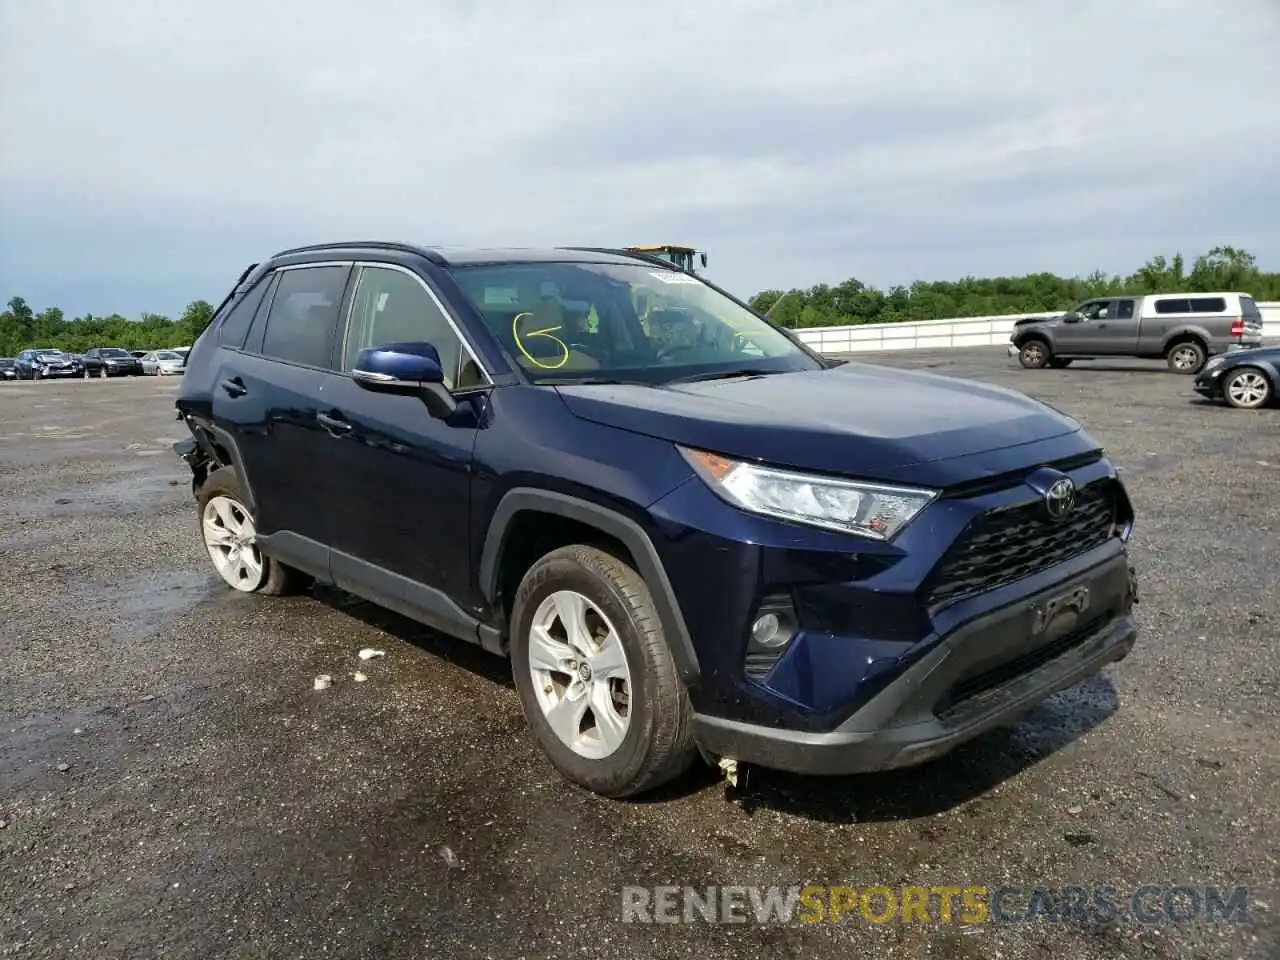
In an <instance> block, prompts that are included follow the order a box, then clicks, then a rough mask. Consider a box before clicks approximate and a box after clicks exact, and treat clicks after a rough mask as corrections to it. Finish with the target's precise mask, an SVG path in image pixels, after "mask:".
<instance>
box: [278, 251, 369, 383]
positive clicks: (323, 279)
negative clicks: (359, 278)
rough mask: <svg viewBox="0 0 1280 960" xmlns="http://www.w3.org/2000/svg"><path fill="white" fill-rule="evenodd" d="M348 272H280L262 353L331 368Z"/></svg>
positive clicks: (297, 269) (339, 269)
mask: <svg viewBox="0 0 1280 960" xmlns="http://www.w3.org/2000/svg"><path fill="white" fill-rule="evenodd" d="M348 273H350V267H347V266H326V267H295V268H290V269H288V270H283V271H281V273H280V281H279V283H278V284H277V285H276V291H275V295H274V296H273V297H272V299H271V312H270V313H268V314H267V325H266V329H265V330H264V331H263V335H262V348H261V352H262V355H263V356H265V357H271V358H272V359H275V360H284V361H286V362H288V363H300V364H304V365H306V366H309V367H323V368H329V367H331V366H332V365H333V363H332V354H333V341H334V334H335V333H336V331H337V328H338V308H339V307H340V306H341V304H342V294H343V291H344V290H345V288H346V285H347V274H348Z"/></svg>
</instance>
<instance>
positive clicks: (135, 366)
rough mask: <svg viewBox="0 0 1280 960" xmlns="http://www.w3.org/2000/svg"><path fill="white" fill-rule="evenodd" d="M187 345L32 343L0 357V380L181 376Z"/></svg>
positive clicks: (184, 365)
mask: <svg viewBox="0 0 1280 960" xmlns="http://www.w3.org/2000/svg"><path fill="white" fill-rule="evenodd" d="M189 349H190V348H189V347H174V348H171V349H169V348H166V349H162V350H135V351H132V352H131V351H129V350H125V349H124V348H123V347H94V348H92V349H91V350H86V351H85V352H84V353H83V354H79V353H67V352H65V351H63V350H58V349H55V348H53V347H33V348H31V349H28V350H23V351H22V352H21V353H19V354H18V355H17V356H16V357H0V380H47V379H56V378H63V379H65V378H69V377H79V378H81V379H86V380H87V379H89V378H90V377H99V378H106V377H140V376H149V377H154V376H173V375H177V376H181V375H182V373H183V371H184V370H185V369H186V365H187V350H189Z"/></svg>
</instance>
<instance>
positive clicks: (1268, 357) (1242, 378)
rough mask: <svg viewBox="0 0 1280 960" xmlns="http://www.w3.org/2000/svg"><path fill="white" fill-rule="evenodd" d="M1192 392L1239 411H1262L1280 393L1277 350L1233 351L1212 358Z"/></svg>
mask: <svg viewBox="0 0 1280 960" xmlns="http://www.w3.org/2000/svg"><path fill="white" fill-rule="evenodd" d="M1192 389H1193V390H1195V392H1196V393H1198V394H1200V396H1202V397H1208V398H1209V399H1210V400H1225V401H1226V402H1227V403H1229V404H1231V406H1233V407H1238V408H1239V409H1241V410H1257V409H1258V408H1260V407H1265V406H1267V405H1268V404H1269V403H1272V402H1273V401H1274V400H1275V398H1276V393H1277V391H1280V347H1254V348H1253V349H1251V350H1233V351H1231V352H1230V353H1224V354H1220V355H1219V356H1216V357H1212V358H1210V360H1209V362H1208V363H1206V364H1205V365H1204V369H1202V370H1201V371H1200V373H1199V374H1198V375H1197V376H1196V380H1195V383H1194V384H1193V385H1192Z"/></svg>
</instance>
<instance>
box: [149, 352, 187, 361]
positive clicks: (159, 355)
mask: <svg viewBox="0 0 1280 960" xmlns="http://www.w3.org/2000/svg"><path fill="white" fill-rule="evenodd" d="M155 357H156V359H157V360H181V359H182V358H181V357H180V356H178V355H177V354H176V353H174V352H172V351H171V350H159V351H157V352H156V355H155Z"/></svg>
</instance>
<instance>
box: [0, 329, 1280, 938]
mask: <svg viewBox="0 0 1280 960" xmlns="http://www.w3.org/2000/svg"><path fill="white" fill-rule="evenodd" d="M867 359H874V360H875V361H876V362H884V363H893V364H902V365H911V366H925V367H930V368H934V369H936V370H937V371H938V372H943V373H948V374H954V375H958V376H963V377H974V378H978V379H982V380H987V381H992V382H996V383H1001V384H1006V385H1010V386H1013V387H1016V388H1018V389H1021V390H1025V391H1027V392H1029V393H1032V394H1034V395H1036V396H1038V397H1041V398H1043V399H1045V400H1047V401H1049V402H1050V403H1052V404H1054V405H1055V406H1057V407H1059V408H1062V409H1064V410H1066V411H1068V412H1069V413H1071V414H1072V415H1074V416H1076V417H1077V418H1078V419H1079V420H1081V421H1082V422H1083V423H1084V424H1085V426H1086V427H1087V428H1088V429H1089V430H1090V431H1091V432H1093V433H1094V435H1095V436H1097V437H1099V438H1100V439H1101V440H1102V441H1103V442H1104V443H1105V444H1106V446H1107V447H1108V449H1109V451H1110V453H1111V455H1112V457H1113V458H1114V459H1115V461H1116V462H1117V463H1118V464H1120V465H1121V466H1123V467H1124V468H1125V469H1126V471H1127V478H1128V481H1129V484H1130V487H1131V494H1132V496H1133V498H1134V500H1135V502H1136V505H1137V509H1138V514H1139V521H1138V528H1137V532H1136V534H1135V539H1134V543H1133V555H1134V560H1135V562H1136V564H1137V566H1138V568H1139V570H1140V573H1141V576H1142V587H1143V597H1142V601H1143V602H1142V604H1141V606H1140V607H1139V620H1140V624H1141V629H1142V634H1141V637H1140V641H1139V646H1138V647H1137V649H1136V650H1135V652H1134V653H1133V655H1131V656H1130V657H1129V658H1128V659H1127V660H1125V661H1124V662H1123V663H1121V664H1119V665H1116V666H1114V667H1112V668H1109V669H1108V671H1107V672H1106V673H1105V675H1104V676H1103V677H1101V678H1097V679H1095V680H1092V681H1089V682H1087V683H1085V684H1082V685H1081V686H1079V687H1077V688H1074V689H1072V690H1069V691H1066V692H1064V693H1062V694H1060V695H1058V696H1056V697H1054V698H1052V699H1051V700H1049V701H1048V702H1046V703H1045V704H1043V705H1042V706H1040V707H1039V708H1037V709H1036V710H1035V711H1034V712H1033V713H1032V714H1031V715H1029V716H1028V717H1027V718H1026V719H1025V720H1024V721H1023V722H1021V723H1020V724H1018V725H1017V726H1015V727H1012V728H1009V729H1006V730H1001V731H996V732H994V733H991V734H989V735H987V736H985V737H982V738H980V739H979V740H977V741H975V742H973V743H971V744H969V745H967V746H965V747H963V748H961V749H960V750H958V751H957V752H956V753H954V754H953V755H951V756H949V757H946V758H943V759H942V760H939V761H936V762H934V763H933V764H930V765H927V766H925V767H920V768H916V769H913V770H906V771H901V772H897V773H894V774H891V775H877V776H867V777H858V778H840V779H805V778H799V777H788V776H783V775H779V774H773V773H769V772H762V771H751V773H750V775H749V777H748V778H747V781H746V783H745V784H744V785H742V786H741V787H740V789H738V790H736V791H732V792H728V791H726V789H724V788H723V787H722V785H721V784H720V783H718V782H717V780H716V778H715V777H714V776H712V775H711V774H710V773H709V772H704V771H699V772H698V773H695V774H693V775H691V776H689V777H688V778H686V779H685V780H684V781H682V782H680V783H679V784H677V785H675V786H674V787H673V788H672V789H670V790H667V791H665V792H663V793H662V794H661V795H660V796H657V797H652V798H648V799H647V800H646V801H644V802H634V803H613V802H608V801H605V800H601V799H597V798H595V797H592V796H590V795H587V794H585V793H582V792H580V791H578V790H575V789H573V788H571V787H569V786H567V785H566V784H565V783H564V782H562V781H561V780H560V779H559V778H558V777H557V775H556V774H555V773H554V772H553V770H552V769H551V768H550V766H549V765H548V764H547V763H545V762H544V761H543V760H542V758H541V756H540V754H539V753H538V751H537V749H536V747H535V745H534V743H533V742H532V740H531V738H530V736H529V734H528V733H527V732H526V730H525V727H524V723H523V720H522V718H521V715H520V708H519V704H518V702H517V698H516V695H515V693H514V691H513V689H512V687H511V682H510V674H509V671H508V670H507V669H506V665H505V663H504V662H502V661H500V660H497V659H494V658H490V657H488V656H487V655H485V654H483V653H481V652H479V651H478V650H476V649H473V648H468V647H463V646H462V645H459V644H456V643H452V642H450V641H447V640H444V639H441V638H439V637H437V636H435V635H433V634H431V633H430V632H429V631H427V630H425V629H422V628H419V627H416V626H414V625H413V624H410V623H408V622H407V621H405V620H403V619H401V618H399V617H396V616H394V615H392V614H389V613H385V612H382V611H379V610H378V609H376V608H374V607H372V606H370V605H368V604H365V603H361V602H358V601H355V600H354V599H352V598H350V597H346V596H344V595H341V594H338V593H335V592H330V591H317V592H316V594H315V595H314V596H307V597H300V598H291V599H288V600H271V599H265V598H258V597H244V596H239V595H233V594H232V593H231V592H230V591H227V590H225V589H223V588H221V587H220V585H219V583H218V582H217V581H216V579H215V575H214V573H213V570H212V567H211V565H210V564H209V562H208V559H207V557H206V556H205V555H204V554H203V552H202V548H201V546H200V543H199V541H198V539H197V528H196V522H195V514H194V510H193V504H192V500H191V496H190V492H189V487H188V479H189V478H188V475H187V473H186V468H185V466H184V465H183V464H182V463H181V462H180V461H178V460H177V458H176V457H174V456H173V454H172V453H171V451H170V446H169V445H170V443H171V442H172V440H174V439H177V438H179V437H180V436H181V435H182V431H181V427H180V424H178V423H176V422H175V421H174V420H173V415H174V414H173V406H172V397H173V393H174V391H175V389H176V386H177V384H176V382H175V381H171V380H158V379H140V380H132V381H106V382H103V381H88V382H73V383H57V382H44V383H20V384H5V385H0V553H2V555H3V556H2V559H3V563H4V569H5V571H6V573H5V575H4V577H3V578H2V579H0V614H2V615H3V617H4V624H5V628H6V629H5V630H4V631H3V633H0V663H2V664H3V665H4V668H5V669H4V670H3V671H2V672H0V827H3V829H0V956H5V957H9V956H13V957H23V958H26V957H59V958H61V957H68V956H89V957H93V958H94V960H99V958H105V957H122V958H123V957H128V958H142V957H158V956H162V955H163V956H166V957H219V958H222V957H226V958H232V957H246V958H248V957H254V958H256V957H320V956H333V957H379V958H395V957H405V958H422V957H431V956H441V957H471V956H475V957H550V956H584V957H593V958H595V957H628V958H636V957H693V956H700V957H701V956H705V957H747V958H758V957H762V956H775V955H780V956H781V955H800V954H801V953H803V955H804V956H806V957H817V958H822V957H840V958H850V957H855V956H872V955H874V956H878V957H902V958H907V957H939V958H1009V960H1017V958H1048V957H1052V958H1055V960H1058V958H1061V960H1072V958H1086V960H1087V958H1098V960H1115V958H1127V957H1142V958H1199V957H1204V958H1210V957H1213V958H1217V957H1265V956H1276V955H1277V953H1278V952H1280V922H1278V918H1277V910H1278V909H1280V894H1278V888H1280V869H1278V867H1277V857H1278V856H1280V853H1278V847H1280V799H1278V797H1277V784H1280V741H1278V740H1277V732H1280V719H1278V714H1277V709H1276V705H1277V692H1278V689H1280V687H1278V684H1280V667H1278V666H1277V663H1278V659H1280V658H1277V656H1276V647H1277V638H1278V636H1280V630H1278V629H1277V620H1276V616H1277V614H1276V599H1277V597H1280V533H1278V531H1277V527H1278V526H1280V515H1278V514H1277V512H1276V509H1275V504H1276V499H1275V497H1276V490H1277V484H1278V483H1280V411H1275V410H1270V411H1262V412H1258V413H1243V412H1239V411H1232V410H1227V409H1225V408H1218V407H1213V406H1208V405H1205V404H1202V403H1199V402H1198V401H1197V400H1196V399H1195V398H1194V395H1193V394H1192V393H1191V392H1190V391H1189V384H1188V381H1187V379H1186V378H1183V377H1178V376H1175V375H1172V374H1169V373H1167V372H1165V371H1164V370H1163V367H1161V366H1160V365H1157V364H1145V363H1138V362H1134V363H1128V364H1122V363H1092V364H1089V363H1079V364H1076V365H1075V366H1073V367H1071V368H1070V369H1068V370H1062V371H1056V370H1044V371H1038V372H1029V371H1023V370H1021V369H1019V368H1018V367H1017V366H1016V364H1015V363H1014V362H1013V361H1011V360H1009V359H1008V358H1007V357H1006V356H1004V355H1003V351H999V350H995V349H978V350H965V351H947V352H938V353H912V354H897V355H888V356H886V355H876V356H874V357H868V358H867ZM368 646H372V647H377V648H379V649H381V650H384V651H386V656H385V657H384V658H381V659H375V660H370V661H368V662H367V663H363V664H362V663H361V662H360V661H358V660H357V658H356V652H357V651H358V650H360V649H361V648H362V647H368ZM356 670H361V671H363V672H364V673H365V674H367V676H368V680H367V682H364V683H356V682H354V681H353V678H352V674H353V672H355V671H356ZM322 673H327V674H331V675H332V676H333V678H334V684H333V686H332V687H331V688H329V689H327V690H323V691H315V690H313V689H312V681H313V678H314V677H315V676H316V675H318V674H322ZM808 883H829V884H848V885H852V886H855V887H858V888H863V887H867V886H872V885H887V886H889V887H893V888H897V887H899V886H900V885H904V884H910V885H915V884H919V885H924V886H932V885H954V886H961V887H965V886H973V885H987V886H988V887H989V888H992V887H995V886H999V885H1015V886H1018V887H1020V888H1022V889H1023V891H1024V893H1025V891H1028V890H1030V889H1032V888H1034V887H1038V886H1039V887H1045V888H1048V889H1050V890H1051V891H1052V890H1058V889H1060V888H1061V887H1063V886H1065V885H1074V884H1079V885H1083V886H1086V887H1090V888H1092V887H1094V886H1097V885H1104V886H1112V887H1115V888H1116V889H1117V891H1118V897H1117V899H1119V900H1121V901H1123V900H1124V898H1125V896H1126V894H1127V893H1129V892H1131V891H1133V890H1134V889H1135V888H1137V887H1139V886H1140V885H1142V884H1147V883H1151V884H1158V885H1161V891H1163V889H1164V888H1165V887H1167V886H1168V885H1173V884H1185V885H1191V886H1195V887H1198V888H1200V889H1203V888H1204V887H1205V886H1221V887H1226V888H1229V889H1230V888H1234V887H1236V886H1245V887H1247V888H1249V889H1248V895H1247V903H1246V905H1245V906H1246V914H1247V916H1246V917H1245V919H1244V921H1243V922H1222V921H1218V922H1208V921H1206V920H1198V921H1192V922H1186V923H1171V922H1159V923H1147V924H1142V923H1136V922H1133V921H1132V920H1129V921H1117V922H1114V923H1107V924H1102V923H1094V924H1088V925H1080V924H1075V923H1068V922H1054V921H1051V920H1046V919H1044V918H1039V919H1035V920H1031V921H1027V922H1014V923H981V924H968V925H966V924H960V923H957V922H950V923H939V924H922V923H901V922H899V921H898V920H896V919H895V920H891V921H890V922H886V923H873V922H869V921H868V920H867V919H866V918H865V917H863V916H862V915H860V912H859V911H858V910H854V911H853V912H852V913H851V914H849V915H846V916H845V917H844V919H843V920H842V922H840V923H822V924H818V925H805V924H802V923H791V924H787V925H780V924H771V925H770V924H756V923H751V924H747V925H725V924H713V923H708V922H706V921H705V920H703V919H701V918H698V917H695V919H694V920H693V922H691V923H679V924H670V925H668V924H644V923H623V922H621V919H620V918H621V911H622V889H623V887H624V886H628V885H642V886H651V885H656V884H672V885H677V886H692V887H698V888H702V887H705V886H706V885H709V884H717V885H732V884H744V885H754V884H780V885H784V886H786V885H793V884H808ZM1159 896H1160V894H1159V893H1157V894H1156V897H1155V899H1156V901H1157V902H1158V901H1159ZM1011 903H1012V904H1013V905H1014V906H1019V905H1021V906H1025V905H1026V901H1025V899H1023V900H1015V901H1011Z"/></svg>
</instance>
